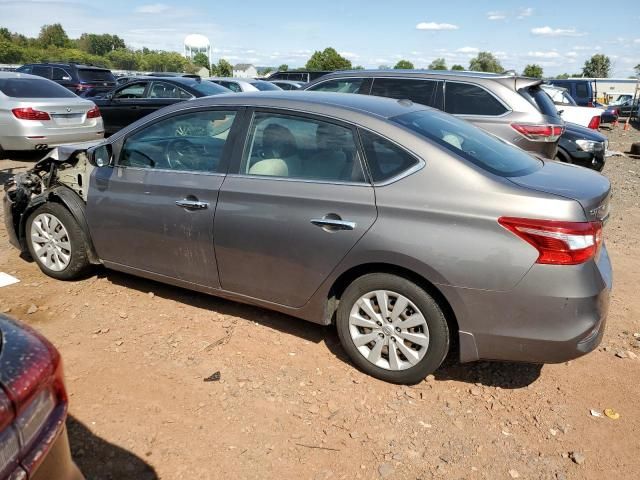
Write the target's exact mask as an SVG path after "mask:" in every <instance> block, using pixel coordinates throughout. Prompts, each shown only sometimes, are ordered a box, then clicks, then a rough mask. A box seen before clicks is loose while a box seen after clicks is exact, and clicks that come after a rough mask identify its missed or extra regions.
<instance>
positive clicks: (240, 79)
mask: <svg viewBox="0 0 640 480" xmlns="http://www.w3.org/2000/svg"><path fill="white" fill-rule="evenodd" d="M205 80H216V81H218V80H227V81H231V82H245V83H253V82H257V81H263V80H261V79H256V78H241V77H207V78H206V79H205Z"/></svg>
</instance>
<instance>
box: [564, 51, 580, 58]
mask: <svg viewBox="0 0 640 480" xmlns="http://www.w3.org/2000/svg"><path fill="white" fill-rule="evenodd" d="M564 55H565V57H569V58H575V57H577V56H578V53H577V52H567V53H565V54H564Z"/></svg>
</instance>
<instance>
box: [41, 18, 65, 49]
mask: <svg viewBox="0 0 640 480" xmlns="http://www.w3.org/2000/svg"><path fill="white" fill-rule="evenodd" d="M38 43H39V44H40V46H42V47H45V48H46V47H60V48H62V47H68V46H69V37H68V36H67V32H65V31H64V28H62V25H60V24H59V23H54V24H53V25H43V26H42V28H41V29H40V35H38Z"/></svg>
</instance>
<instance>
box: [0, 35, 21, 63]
mask: <svg viewBox="0 0 640 480" xmlns="http://www.w3.org/2000/svg"><path fill="white" fill-rule="evenodd" d="M23 55H24V52H23V51H22V49H21V48H20V47H19V46H17V45H14V44H13V43H11V42H10V41H8V40H6V39H5V38H3V37H0V63H20V62H21V60H22V57H23Z"/></svg>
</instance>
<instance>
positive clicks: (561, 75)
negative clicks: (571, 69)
mask: <svg viewBox="0 0 640 480" xmlns="http://www.w3.org/2000/svg"><path fill="white" fill-rule="evenodd" d="M570 77H571V75H569V74H568V73H561V74H560V75H557V76H556V78H557V79H558V80H565V79H567V78H570Z"/></svg>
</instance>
